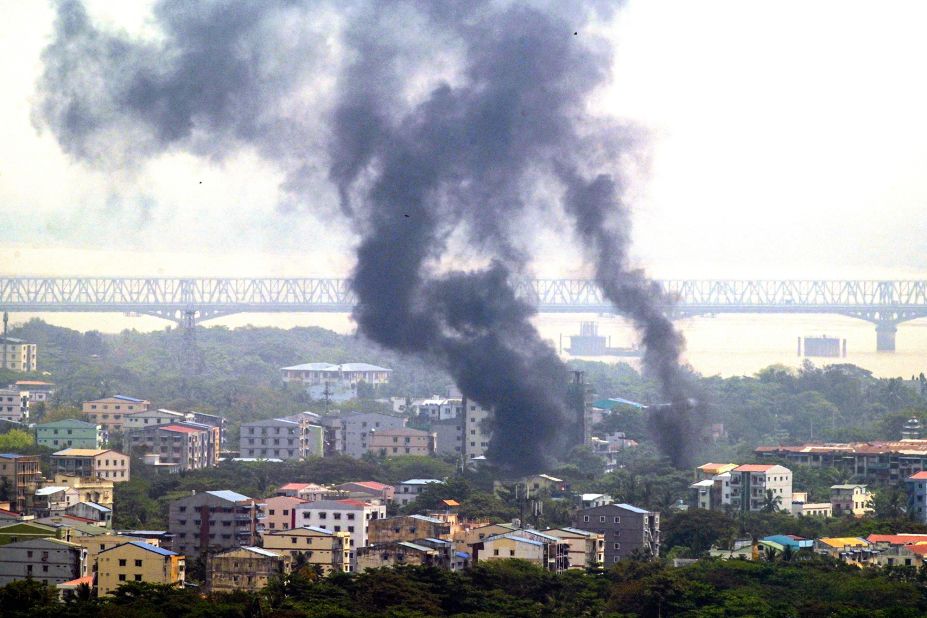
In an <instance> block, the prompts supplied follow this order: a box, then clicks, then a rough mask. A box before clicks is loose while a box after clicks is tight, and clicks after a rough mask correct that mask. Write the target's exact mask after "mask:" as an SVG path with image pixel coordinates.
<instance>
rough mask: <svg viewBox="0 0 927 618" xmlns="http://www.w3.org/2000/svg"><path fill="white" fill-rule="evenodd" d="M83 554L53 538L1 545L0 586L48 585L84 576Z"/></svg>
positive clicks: (76, 548) (75, 546) (65, 542)
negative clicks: (33, 582)
mask: <svg viewBox="0 0 927 618" xmlns="http://www.w3.org/2000/svg"><path fill="white" fill-rule="evenodd" d="M85 559H86V551H85V550H84V548H83V547H81V546H80V545H77V544H75V543H69V542H67V541H62V540H60V539H54V538H33V539H28V540H24V541H17V542H15V543H7V544H5V545H0V586H5V585H6V584H9V583H11V582H15V581H20V580H24V579H30V578H31V579H34V580H36V581H40V582H44V583H46V584H49V585H52V586H54V585H56V584H63V583H64V582H67V581H71V580H72V579H76V578H78V577H81V576H82V575H84V574H85V573H84V564H85Z"/></svg>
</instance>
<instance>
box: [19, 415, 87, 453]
mask: <svg viewBox="0 0 927 618" xmlns="http://www.w3.org/2000/svg"><path fill="white" fill-rule="evenodd" d="M35 443H36V444H38V445H39V446H45V447H48V448H52V449H55V450H58V449H62V448H83V449H99V448H102V447H103V428H102V427H100V426H99V425H94V424H93V423H87V422H85V421H81V420H77V419H74V418H69V419H64V420H61V421H53V422H51V423H41V424H39V425H36V426H35Z"/></svg>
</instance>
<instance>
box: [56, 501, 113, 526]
mask: <svg viewBox="0 0 927 618" xmlns="http://www.w3.org/2000/svg"><path fill="white" fill-rule="evenodd" d="M64 512H65V513H66V514H68V515H74V516H76V517H81V518H83V519H88V520H91V521H94V522H97V525H100V526H103V527H104V528H111V527H112V525H113V509H111V508H108V507H105V506H103V505H102V504H97V503H96V502H78V503H77V504H74V505H72V506H69V507H68V508H66V509H65V510H64Z"/></svg>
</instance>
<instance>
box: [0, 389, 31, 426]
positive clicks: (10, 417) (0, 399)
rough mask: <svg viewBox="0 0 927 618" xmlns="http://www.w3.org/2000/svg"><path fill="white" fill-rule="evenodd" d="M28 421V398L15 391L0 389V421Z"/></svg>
mask: <svg viewBox="0 0 927 618" xmlns="http://www.w3.org/2000/svg"><path fill="white" fill-rule="evenodd" d="M28 420H29V397H28V396H27V395H22V394H20V392H19V391H18V390H16V389H12V388H2V389H0V421H10V422H11V423H25V422H27V421H28Z"/></svg>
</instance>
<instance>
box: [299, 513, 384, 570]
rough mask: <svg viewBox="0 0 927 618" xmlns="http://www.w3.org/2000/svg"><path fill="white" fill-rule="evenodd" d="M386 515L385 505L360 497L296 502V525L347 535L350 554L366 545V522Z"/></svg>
mask: <svg viewBox="0 0 927 618" xmlns="http://www.w3.org/2000/svg"><path fill="white" fill-rule="evenodd" d="M384 517H386V507H385V506H384V505H382V504H371V503H369V502H362V501H360V500H353V499H350V498H346V499H344V500H318V501H316V502H306V503H304V504H298V505H296V522H295V523H296V527H303V526H314V527H317V528H322V529H323V530H331V531H333V532H347V533H348V534H349V535H350V539H349V547H350V549H351V552H352V554H351V556H352V558H353V556H354V553H353V552H354V550H355V549H357V548H358V547H364V546H365V545H368V544H369V543H368V536H367V535H368V527H367V526H368V524H369V523H370V522H371V521H373V520H377V519H383V518H384Z"/></svg>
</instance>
